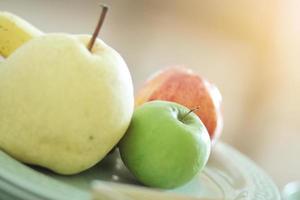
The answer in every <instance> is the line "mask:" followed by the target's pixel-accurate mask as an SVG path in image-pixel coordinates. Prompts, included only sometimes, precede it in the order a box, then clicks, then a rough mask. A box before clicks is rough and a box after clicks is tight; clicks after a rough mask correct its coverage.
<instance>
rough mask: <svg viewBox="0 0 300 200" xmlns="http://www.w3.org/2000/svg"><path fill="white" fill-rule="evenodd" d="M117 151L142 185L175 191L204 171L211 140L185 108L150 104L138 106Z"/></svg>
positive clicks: (154, 102) (204, 129) (153, 102)
mask: <svg viewBox="0 0 300 200" xmlns="http://www.w3.org/2000/svg"><path fill="white" fill-rule="evenodd" d="M119 149H120V153H121V157H122V160H123V161H124V163H125V165H126V166H127V167H128V169H129V170H130V171H131V172H132V173H133V175H134V176H135V177H136V178H137V179H138V180H140V181H141V182H142V183H144V184H145V185H148V186H152V187H159V188H174V187H177V186H180V185H183V184H185V183H187V182H188V181H189V180H191V179H192V178H193V177H194V176H195V175H196V174H197V173H198V171H199V170H201V169H203V167H204V166H205V164H206V162H207V160H208V157H209V154H210V139H209V135H208V132H207V130H206V128H205V126H204V125H203V124H202V122H201V121H200V119H199V118H198V117H197V115H196V114H195V113H193V112H190V110H189V109H188V108H186V107H184V106H182V105H179V104H177V103H172V102H167V101H151V102H148V103H145V104H143V105H141V106H139V107H137V109H136V110H135V112H134V114H133V118H132V121H131V124H130V126H129V128H128V130H127V132H126V134H125V136H124V137H123V138H122V140H121V142H120V143H119Z"/></svg>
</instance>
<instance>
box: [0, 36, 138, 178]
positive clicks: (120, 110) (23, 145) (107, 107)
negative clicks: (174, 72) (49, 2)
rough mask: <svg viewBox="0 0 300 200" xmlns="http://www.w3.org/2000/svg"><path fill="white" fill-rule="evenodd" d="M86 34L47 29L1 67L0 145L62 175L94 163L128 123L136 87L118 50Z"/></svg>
mask: <svg viewBox="0 0 300 200" xmlns="http://www.w3.org/2000/svg"><path fill="white" fill-rule="evenodd" d="M90 38H91V36H88V35H82V36H75V35H68V34H45V35H43V36H40V37H36V38H33V39H31V40H30V41H28V42H27V43H25V44H24V45H22V46H21V47H20V48H18V49H17V50H16V51H15V52H14V53H13V54H11V55H10V56H9V57H8V58H7V59H6V60H5V61H3V62H1V64H0V65H1V66H0V124H1V125H0V148H1V149H2V150H4V151H6V152H7V153H9V154H10V155H11V156H13V157H15V158H17V159H18V160H20V161H23V162H25V163H30V164H34V165H40V166H43V167H46V168H49V169H51V170H53V171H55V172H57V173H61V174H74V173H78V172H81V171H83V170H85V169H88V168H89V167H91V166H93V165H94V164H96V163H97V162H98V161H100V160H101V159H102V158H103V157H104V156H105V155H106V154H107V153H108V152H109V151H110V150H111V149H112V148H113V147H114V146H115V145H116V144H117V143H118V141H119V140H120V139H121V137H122V136H123V135H124V133H125V132H126V129H127V128H128V126H129V123H130V120H131V117H132V113H133V107H134V97H133V86H132V80H131V76H130V73H129V71H128V68H127V66H126V64H125V62H124V60H123V59H122V57H121V56H120V55H119V54H118V53H117V52H116V51H115V50H113V49H112V48H110V47H109V46H108V45H106V44H105V43H104V42H102V41H101V40H99V39H98V40H96V42H95V44H94V47H93V49H92V52H90V51H89V50H88V49H87V44H88V42H89V41H90Z"/></svg>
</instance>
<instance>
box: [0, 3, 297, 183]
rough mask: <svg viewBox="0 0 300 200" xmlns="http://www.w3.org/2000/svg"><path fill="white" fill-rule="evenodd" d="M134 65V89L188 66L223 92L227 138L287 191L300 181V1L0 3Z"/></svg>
mask: <svg viewBox="0 0 300 200" xmlns="http://www.w3.org/2000/svg"><path fill="white" fill-rule="evenodd" d="M100 2H104V3H106V4H108V5H110V7H111V9H110V11H109V14H108V17H107V18H106V21H105V24H104V27H103V29H102V31H101V36H100V37H101V38H102V39H103V40H105V41H106V42H107V43H108V44H109V45H111V46H112V47H114V48H115V49H116V50H117V51H119V52H120V53H121V54H122V56H123V57H124V58H125V60H126V61H127V64H128V66H129V69H130V71H131V73H132V77H133V81H134V85H135V88H136V90H137V89H138V88H139V87H140V86H141V84H143V82H144V81H145V79H147V77H149V75H151V74H152V73H154V72H156V71H157V70H159V69H161V68H164V67H167V66H172V65H178V64H183V65H186V66H188V67H190V68H192V69H194V70H195V71H197V72H198V73H200V74H201V75H202V76H204V77H206V78H207V79H208V80H210V81H211V82H214V83H215V84H216V85H217V86H218V87H219V89H220V91H221V93H222V95H223V109H224V118H225V126H224V131H223V135H222V137H221V139H222V140H223V141H224V142H226V143H229V144H231V145H232V146H234V147H236V148H237V149H238V150H240V151H241V152H243V153H244V154H246V155H247V156H249V157H250V158H251V159H252V160H254V161H255V162H256V163H257V164H258V165H260V166H261V167H262V168H263V169H264V170H265V171H266V172H267V173H268V174H269V175H270V176H271V177H272V178H273V180H274V181H275V182H276V183H277V185H278V186H279V187H280V188H282V187H283V186H284V185H285V184H286V183H288V182H290V181H294V180H300V157H299V154H300V106H299V105H300V20H299V19H300V12H299V9H300V0H223V1H219V0H187V1H181V0H164V1H160V0H151V1H146V0H110V1H108V0H107V1H105V0H101V1H100V0H87V1H84V0H81V1H80V0H52V1H46V0H44V1H42V0H26V1H23V0H0V10H4V11H10V12H13V13H15V14H17V15H19V16H21V17H23V18H24V19H26V20H28V21H29V22H31V23H32V24H33V25H35V26H36V27H38V28H40V29H41V30H43V31H45V32H69V33H92V32H93V30H94V27H95V24H96V22H97V20H98V17H99V12H100V7H99V6H98V5H99V3H100Z"/></svg>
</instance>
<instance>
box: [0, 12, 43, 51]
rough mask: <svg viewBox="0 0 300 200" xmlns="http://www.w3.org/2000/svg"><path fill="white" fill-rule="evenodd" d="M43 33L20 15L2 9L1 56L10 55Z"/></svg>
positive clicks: (0, 27)
mask: <svg viewBox="0 0 300 200" xmlns="http://www.w3.org/2000/svg"><path fill="white" fill-rule="evenodd" d="M42 34H43V33H42V32H41V31H40V30H38V29H37V28H35V27H34V26H33V25H31V24H29V23H28V22H26V21H25V20H23V19H21V18H20V17H18V16H16V15H14V14H11V13H8V12H2V11H0V57H1V56H3V57H8V56H9V55H10V54H11V53H12V52H14V51H15V50H16V49H17V48H18V47H20V46H21V45H23V44H24V43H25V42H27V41H28V40H30V39H32V38H34V37H38V36H40V35H42Z"/></svg>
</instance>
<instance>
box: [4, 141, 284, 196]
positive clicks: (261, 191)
mask: <svg viewBox="0 0 300 200" xmlns="http://www.w3.org/2000/svg"><path fill="white" fill-rule="evenodd" d="M93 180H101V181H109V182H118V183H127V184H132V185H139V183H138V182H137V181H136V179H135V178H134V177H133V176H132V175H131V174H130V173H129V172H128V171H127V169H126V168H125V167H124V165H123V163H122V161H121V159H120V156H119V153H118V151H115V152H114V153H111V154H109V155H108V156H107V157H106V158H105V159H104V160H102V161H101V162H100V163H99V164H98V165H96V166H94V167H93V168H91V169H89V170H87V171H85V172H83V173H80V174H78V175H73V176H61V175H57V174H55V173H52V172H50V171H48V170H46V169H43V168H39V167H33V166H28V165H24V164H22V163H20V162H18V161H16V160H15V159H13V158H11V157H10V156H9V155H7V154H6V153H4V152H2V151H0V199H5V200H10V199H12V200H18V199H25V200H27V199H28V200H41V199H46V200H48V199H49V200H50V199H51V200H52V199H55V200H70V199H72V200H89V199H91V192H90V186H91V182H92V181H93ZM167 192H170V193H178V194H181V195H188V196H193V197H199V198H205V199H230V200H231V199H232V200H279V199H280V195H279V192H278V189H277V187H276V186H275V184H274V183H273V182H272V180H271V179H270V178H269V177H268V176H267V175H266V174H265V173H264V172H263V171H262V170H261V169H260V168H259V167H257V166H256V165H255V164H254V163H253V162H252V161H250V160H249V159H248V158H246V157H245V156H244V155H242V154H241V153H239V152H238V151H237V150H235V149H233V148H232V147H230V146H229V145H226V144H224V143H221V142H219V143H218V144H217V145H216V146H215V147H214V150H213V152H212V154H211V157H210V160H209V162H208V164H207V166H206V167H205V169H204V171H203V172H202V173H199V174H198V175H197V176H196V177H195V178H194V179H193V180H192V181H190V182H189V183H188V184H186V185H184V186H182V187H180V188H177V189H174V190H168V191H167Z"/></svg>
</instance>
